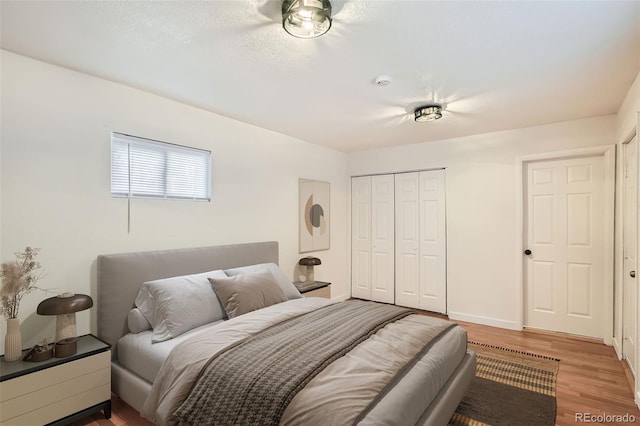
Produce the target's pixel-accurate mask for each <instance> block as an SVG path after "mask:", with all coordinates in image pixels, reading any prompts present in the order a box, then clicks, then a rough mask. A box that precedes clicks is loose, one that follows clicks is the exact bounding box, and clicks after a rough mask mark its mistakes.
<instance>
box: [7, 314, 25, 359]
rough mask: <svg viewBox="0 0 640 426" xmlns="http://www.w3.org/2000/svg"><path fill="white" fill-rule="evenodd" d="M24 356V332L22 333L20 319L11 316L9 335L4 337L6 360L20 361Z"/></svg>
mask: <svg viewBox="0 0 640 426" xmlns="http://www.w3.org/2000/svg"><path fill="white" fill-rule="evenodd" d="M21 358H22V333H20V320H19V319H18V318H9V319H8V320H7V335H6V336H5V337H4V360H5V361H18V360H19V359H21Z"/></svg>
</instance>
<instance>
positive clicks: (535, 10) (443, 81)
mask: <svg viewBox="0 0 640 426" xmlns="http://www.w3.org/2000/svg"><path fill="white" fill-rule="evenodd" d="M332 4H333V6H334V22H333V26H332V28H331V30H330V31H329V32H328V33H327V34H325V35H323V36H322V37H319V38H317V39H311V40H302V39H296V38H294V37H291V36H289V35H288V34H287V33H285V31H284V30H283V29H282V27H281V24H280V19H281V17H280V11H279V8H280V2H279V1H273V0H253V1H252V0H233V1H205V2H199V1H198V2H196V1H181V2H157V1H135V2H134V1H64V2H63V1H44V2H38V1H6V0H3V1H2V2H1V3H0V15H1V22H0V24H1V26H2V28H1V47H2V48H3V49H6V50H9V51H12V52H16V53H20V54H23V55H26V56H30V57H33V58H36V59H40V60H43V61H46V62H50V63H53V64H57V65H61V66H65V67H68V68H71V69H74V70H78V71H82V72H85V73H88V74H92V75H96V76H99V77H103V78H106V79H109V80H113V81H117V82H121V83H124V84H127V85H129V86H133V87H137V88H140V89H143V90H146V91H149V92H152V93H157V94H159V95H162V96H166V97H168V98H171V99H175V100H178V101H181V102H184V103H187V104H190V105H194V106H197V107H201V108H204V109H206V110H210V111H213V112H216V113H219V114H222V115H225V116H228V117H232V118H235V119H238V120H241V121H244V122H247V123H251V124H255V125H257V126H260V127H263V128H266V129H271V130H274V131H276V132H280V133H283V134H286V135H290V136H294V137H297V138H300V139H303V140H306V141H308V142H312V143H316V144H320V145H325V146H328V147H331V148H335V149H338V150H341V151H346V152H350V151H358V150H365V149H369V148H375V147H382V146H392V145H401V144H409V143H417V142H425V141H432V140H437V139H444V138H450V137H456V136H464V135H469V134H477V133H485V132H491V131H498V130H504V129H512V128H518V127H526V126H532V125H538V124H543V123H550V122H557V121H565V120H572V119H578V118H585V117H592V116H598V115H604V114H613V113H615V112H616V111H617V110H618V108H619V106H620V104H621V102H622V100H623V99H624V96H625V94H626V92H627V91H628V89H629V87H630V86H631V84H632V82H633V79H634V78H635V77H636V75H637V74H638V72H639V71H640V1H626V2H623V1H604V2H587V1H566V2H565V1H540V2H523V1H505V2H488V1H474V2H462V1H441V2H436V1H417V0H416V1H402V0H341V1H337V0H336V1H332ZM380 74H386V75H389V76H390V77H391V79H392V83H391V84H390V85H389V86H386V87H378V86H376V85H375V84H374V80H375V78H376V76H378V75H380ZM429 103H440V104H442V105H443V106H444V113H443V118H442V119H441V120H439V121H437V122H430V123H415V122H414V121H413V110H414V109H415V107H417V106H420V105H422V104H429Z"/></svg>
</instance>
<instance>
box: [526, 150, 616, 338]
mask: <svg viewBox="0 0 640 426" xmlns="http://www.w3.org/2000/svg"><path fill="white" fill-rule="evenodd" d="M590 156H602V157H603V158H604V176H605V181H604V198H605V210H604V220H605V224H606V229H605V235H604V243H605V253H607V255H606V256H605V259H604V264H603V269H604V271H603V275H604V276H605V277H609V278H608V279H607V280H606V282H605V289H604V293H605V298H604V304H605V306H604V317H605V322H604V324H603V333H602V336H603V341H604V343H605V344H606V345H609V346H611V345H612V342H613V285H614V235H615V231H614V213H615V204H614V203H615V181H616V174H615V173H616V145H600V146H594V147H589V148H579V149H571V150H564V151H552V152H544V153H540V154H533V155H527V156H522V157H518V159H517V160H516V161H517V167H518V176H520V178H519V180H520V184H519V185H518V192H517V197H516V199H517V213H518V215H517V217H518V220H517V226H518V229H517V233H516V235H517V236H518V237H517V242H516V244H517V246H516V258H515V261H516V271H517V274H518V276H517V277H516V283H517V284H518V317H517V318H518V320H517V324H516V326H517V327H518V329H520V330H522V329H523V328H524V316H525V309H526V307H525V303H524V299H525V288H524V285H525V280H524V258H523V254H522V251H523V250H524V248H525V247H524V240H525V232H526V230H525V221H524V219H525V213H526V212H525V211H524V203H525V199H524V195H525V188H526V185H527V177H526V176H525V174H524V172H525V165H526V163H530V162H533V161H545V160H560V159H563V158H579V157H590Z"/></svg>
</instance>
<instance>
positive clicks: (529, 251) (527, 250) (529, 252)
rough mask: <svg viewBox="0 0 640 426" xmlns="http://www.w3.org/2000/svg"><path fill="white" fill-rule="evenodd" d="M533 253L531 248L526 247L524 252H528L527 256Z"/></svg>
mask: <svg viewBox="0 0 640 426" xmlns="http://www.w3.org/2000/svg"><path fill="white" fill-rule="evenodd" d="M531 253H532V251H531V250H529V249H526V250H525V251H524V254H526V255H527V256H529V255H530V254H531Z"/></svg>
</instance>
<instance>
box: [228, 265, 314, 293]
mask: <svg viewBox="0 0 640 426" xmlns="http://www.w3.org/2000/svg"><path fill="white" fill-rule="evenodd" d="M265 269H266V270H268V271H269V272H271V273H272V274H273V277H274V278H275V279H276V282H277V283H278V285H279V286H280V288H281V289H282V291H283V292H284V294H285V295H286V296H287V299H301V298H302V295H301V294H300V292H299V291H298V289H297V288H296V286H294V285H293V283H292V282H291V280H290V279H289V278H287V276H286V274H285V273H284V271H282V269H280V267H279V266H278V265H276V264H275V263H258V264H256V265H249V266H241V267H239V268H233V269H225V271H224V272H225V273H226V274H227V275H228V276H230V277H234V276H236V275H241V274H246V273H248V272H257V271H263V270H265Z"/></svg>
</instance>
